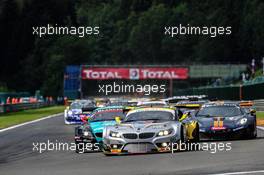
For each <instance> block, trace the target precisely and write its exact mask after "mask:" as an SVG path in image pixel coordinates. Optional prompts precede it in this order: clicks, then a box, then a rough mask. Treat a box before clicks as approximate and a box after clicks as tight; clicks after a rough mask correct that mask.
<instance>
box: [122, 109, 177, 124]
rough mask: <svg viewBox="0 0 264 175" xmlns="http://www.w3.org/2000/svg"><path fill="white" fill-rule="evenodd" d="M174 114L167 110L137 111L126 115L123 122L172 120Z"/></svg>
mask: <svg viewBox="0 0 264 175" xmlns="http://www.w3.org/2000/svg"><path fill="white" fill-rule="evenodd" d="M173 118H174V115H173V113H171V112H169V111H139V112H134V113H130V114H128V115H127V117H126V119H125V122H131V121H142V120H143V121H144V120H173Z"/></svg>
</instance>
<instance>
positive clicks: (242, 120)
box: [239, 118, 247, 125]
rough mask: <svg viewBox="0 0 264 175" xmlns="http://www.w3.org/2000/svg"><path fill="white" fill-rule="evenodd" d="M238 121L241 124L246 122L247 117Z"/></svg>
mask: <svg viewBox="0 0 264 175" xmlns="http://www.w3.org/2000/svg"><path fill="white" fill-rule="evenodd" d="M239 123H240V124H241V125H244V124H246V123H247V118H242V119H241V120H240V121H239Z"/></svg>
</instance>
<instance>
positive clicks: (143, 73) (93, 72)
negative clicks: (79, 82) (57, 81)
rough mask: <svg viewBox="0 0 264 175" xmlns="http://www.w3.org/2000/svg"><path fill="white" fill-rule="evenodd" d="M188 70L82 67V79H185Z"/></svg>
mask: <svg viewBox="0 0 264 175" xmlns="http://www.w3.org/2000/svg"><path fill="white" fill-rule="evenodd" d="M188 72H189V71H188V68H178V67H177V68H172V67H168V68H165V67H162V68H159V67H151V68H98V67H96V68H93V67H90V68H89V67H82V70H81V74H82V79H88V80H108V79H130V80H143V79H187V78H188Z"/></svg>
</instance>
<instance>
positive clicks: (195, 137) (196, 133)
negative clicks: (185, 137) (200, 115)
mask: <svg viewBox="0 0 264 175" xmlns="http://www.w3.org/2000/svg"><path fill="white" fill-rule="evenodd" d="M199 141H200V133H199V124H196V128H195V129H194V134H193V139H192V140H191V142H199Z"/></svg>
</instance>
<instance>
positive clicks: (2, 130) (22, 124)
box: [0, 113, 63, 133]
mask: <svg viewBox="0 0 264 175" xmlns="http://www.w3.org/2000/svg"><path fill="white" fill-rule="evenodd" d="M62 114H63V113H59V114H53V115H50V116H47V117H43V118H40V119H36V120H32V121H29V122H25V123H21V124H18V125H14V126H10V127H8V128H4V129H0V133H1V132H4V131H8V130H11V129H15V128H18V127H20V126H25V125H28V124H31V123H36V122H39V121H42V120H46V119H49V118H52V117H57V116H59V115H62Z"/></svg>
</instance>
